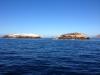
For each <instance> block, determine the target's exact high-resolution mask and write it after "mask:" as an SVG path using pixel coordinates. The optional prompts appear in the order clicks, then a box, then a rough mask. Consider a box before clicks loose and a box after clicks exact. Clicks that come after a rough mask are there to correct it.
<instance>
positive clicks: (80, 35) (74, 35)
mask: <svg viewBox="0 0 100 75" xmlns="http://www.w3.org/2000/svg"><path fill="white" fill-rule="evenodd" d="M58 39H80V40H84V39H89V37H88V36H87V35H85V34H83V33H77V32H76V33H68V34H63V35H60V36H59V37H58Z"/></svg>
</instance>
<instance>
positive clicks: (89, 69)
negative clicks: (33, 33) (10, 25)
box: [0, 39, 100, 75]
mask: <svg viewBox="0 0 100 75" xmlns="http://www.w3.org/2000/svg"><path fill="white" fill-rule="evenodd" d="M0 75H100V40H95V39H93V40H84V41H81V40H53V39H35V40H34V39H0Z"/></svg>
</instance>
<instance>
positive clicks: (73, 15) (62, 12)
mask: <svg viewBox="0 0 100 75" xmlns="http://www.w3.org/2000/svg"><path fill="white" fill-rule="evenodd" d="M0 26H1V27H0V34H8V33H34V34H40V35H45V36H56V35H59V34H64V33H71V32H81V33H85V34H87V35H89V36H93V35H97V34H100V32H99V29H100V0H0Z"/></svg>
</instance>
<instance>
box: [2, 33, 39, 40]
mask: <svg viewBox="0 0 100 75" xmlns="http://www.w3.org/2000/svg"><path fill="white" fill-rule="evenodd" d="M2 38H33V39H36V38H41V36H40V35H37V34H7V35H3V36H2Z"/></svg>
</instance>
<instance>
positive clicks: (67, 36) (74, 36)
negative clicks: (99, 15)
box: [0, 32, 100, 40]
mask: <svg viewBox="0 0 100 75" xmlns="http://www.w3.org/2000/svg"><path fill="white" fill-rule="evenodd" d="M49 36H50V35H49ZM0 37H1V38H32V39H37V38H45V37H43V36H41V35H38V34H33V33H24V34H22V33H20V34H18V33H16V34H15V33H14V34H13V33H12V34H4V35H0ZM47 38H48V36H47ZM52 38H57V39H80V40H84V39H90V38H100V34H98V35H95V36H94V37H90V36H88V35H86V34H84V33H79V32H73V33H66V34H61V35H59V36H56V37H52Z"/></svg>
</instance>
